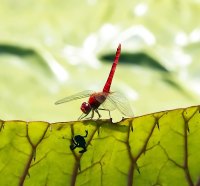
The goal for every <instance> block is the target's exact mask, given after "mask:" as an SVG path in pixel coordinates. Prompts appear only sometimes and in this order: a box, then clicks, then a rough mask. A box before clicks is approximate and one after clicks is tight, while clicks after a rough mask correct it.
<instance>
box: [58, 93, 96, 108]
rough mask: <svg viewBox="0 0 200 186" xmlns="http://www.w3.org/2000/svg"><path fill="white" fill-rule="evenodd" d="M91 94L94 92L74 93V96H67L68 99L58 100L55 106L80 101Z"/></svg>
mask: <svg viewBox="0 0 200 186" xmlns="http://www.w3.org/2000/svg"><path fill="white" fill-rule="evenodd" d="M92 93H94V91H92V90H85V91H82V92H79V93H76V94H74V95H72V96H68V97H65V98H63V99H60V100H58V101H56V102H55V104H56V105H58V104H61V103H65V102H69V101H73V100H76V99H81V98H85V97H89V96H90V95H91V94H92Z"/></svg>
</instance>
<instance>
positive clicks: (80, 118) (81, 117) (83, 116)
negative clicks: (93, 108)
mask: <svg viewBox="0 0 200 186" xmlns="http://www.w3.org/2000/svg"><path fill="white" fill-rule="evenodd" d="M88 114H89V113H88ZM88 114H85V115H84V113H82V114H81V115H80V117H79V118H78V120H82V119H83V118H85V117H86V116H87V115H88Z"/></svg>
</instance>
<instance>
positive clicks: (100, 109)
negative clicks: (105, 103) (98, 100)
mask: <svg viewBox="0 0 200 186" xmlns="http://www.w3.org/2000/svg"><path fill="white" fill-rule="evenodd" d="M98 110H105V111H108V113H109V117H110V118H111V114H110V110H108V109H103V108H98Z"/></svg>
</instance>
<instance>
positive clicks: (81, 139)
mask: <svg viewBox="0 0 200 186" xmlns="http://www.w3.org/2000/svg"><path fill="white" fill-rule="evenodd" d="M87 135H88V131H87V130H86V131H85V136H81V135H77V136H74V137H73V138H72V144H71V145H70V149H71V150H74V149H75V148H76V147H81V148H83V150H80V151H79V153H84V152H86V151H87V149H86V142H85V138H86V137H87Z"/></svg>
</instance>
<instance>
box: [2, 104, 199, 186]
mask: <svg viewBox="0 0 200 186" xmlns="http://www.w3.org/2000/svg"><path fill="white" fill-rule="evenodd" d="M199 111H200V108H199V106H194V107H189V108H184V109H176V110H170V111H163V112H158V113H153V114H148V115H144V116H140V117H135V118H131V119H124V120H122V121H120V122H119V123H112V122H111V121H110V120H97V121H94V120H86V121H74V122H61V123H47V122H41V121H34V122H25V121H1V123H0V129H1V132H0V142H1V143H0V171H1V174H0V185H3V186H6V185H9V186H10V185H27V186H32V185H48V186H50V185H53V186H54V185H57V186H62V185H63V186H64V185H77V186H80V185H81V186H82V185H91V186H95V185H102V186H103V185H104V186H109V185H115V186H117V185H119V186H123V185H136V186H140V185H142V186H143V185H145V186H146V185H147V186H148V185H151V186H152V185H170V186H171V185H181V186H184V185H186V186H187V185H190V186H191V185H199V184H200V166H199V165H200V140H199V136H200V130H199V129H200V127H199V126H200V114H199ZM86 130H87V131H88V136H87V137H84V136H85V133H86V132H85V131H86ZM77 135H80V136H82V137H81V138H84V139H85V141H86V146H85V147H86V148H87V151H86V152H84V153H79V151H80V150H82V148H78V147H77V148H75V149H74V150H73V151H71V150H70V145H71V144H72V138H73V137H74V138H75V136H77Z"/></svg>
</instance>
